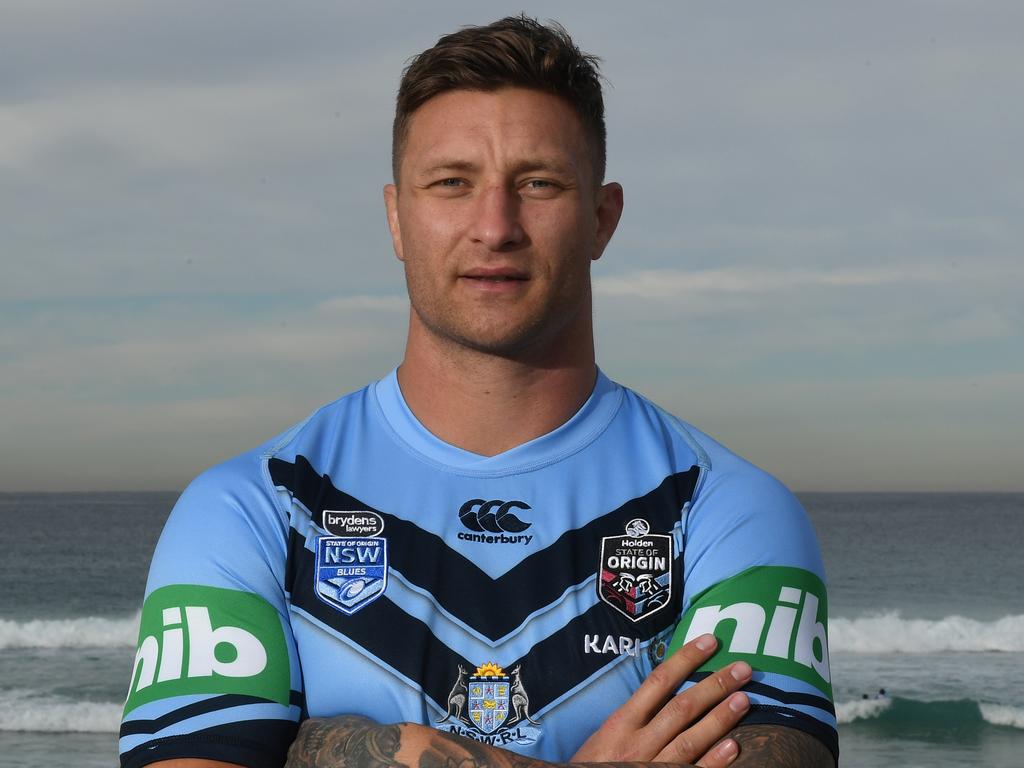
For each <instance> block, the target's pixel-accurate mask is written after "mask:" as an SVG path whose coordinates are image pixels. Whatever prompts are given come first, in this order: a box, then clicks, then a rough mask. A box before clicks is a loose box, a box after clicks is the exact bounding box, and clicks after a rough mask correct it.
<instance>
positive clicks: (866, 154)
mask: <svg viewBox="0 0 1024 768" xmlns="http://www.w3.org/2000/svg"><path fill="white" fill-rule="evenodd" d="M519 11H525V12H526V13H528V14H530V15H533V16H537V17H540V18H541V19H542V20H543V19H555V20H558V21H560V22H562V23H563V24H565V26H566V27H567V28H568V29H569V31H570V32H571V33H572V34H573V36H574V38H575V40H576V42H577V43H578V44H579V45H580V47H581V48H583V49H584V50H586V51H588V52H590V53H594V54H596V55H598V56H600V57H601V59H602V61H603V65H602V71H603V73H604V75H605V77H606V78H607V81H608V83H607V88H606V96H605V100H606V111H607V121H608V133H609V140H608V174H607V178H608V179H609V180H615V181H619V182H621V183H622V184H623V186H624V187H625V196H626V208H625V213H624V216H623V219H622V222H621V223H620V226H619V229H618V232H617V233H616V235H615V237H614V239H613V241H612V243H611V245H610V246H609V248H608V250H607V251H606V253H605V255H604V257H603V258H602V259H601V260H600V261H599V262H597V264H596V265H595V268H594V291H595V313H596V332H597V336H598V362H599V364H600V365H601V367H602V369H603V370H604V371H605V372H606V373H608V374H609V375H610V376H611V377H612V378H614V379H616V380H618V381H620V382H621V383H623V384H626V385H628V386H631V387H633V388H635V389H637V390H639V391H640V392H643V393H644V394H646V395H648V396H650V397H651V398H652V399H654V400H655V401H656V402H658V403H659V404H661V405H662V406H664V407H665V408H667V409H669V410H671V411H673V412H674V413H676V414H678V415H679V416H680V417H682V418H683V419H685V420H687V421H689V422H691V423H693V424H695V425H697V426H698V427H700V428H701V429H703V430H704V431H706V432H709V433H710V434H712V435H714V436H715V437H717V438H718V439H719V440H721V441H722V442H724V443H725V444H726V445H728V446H729V447H731V448H732V449H733V450H735V451H737V452H739V453H741V454H742V455H744V456H746V457H747V458H749V459H751V460H752V461H754V462H755V463H757V464H759V465H761V466H763V467H764V468H766V469H768V470H769V471H770V472H772V473H774V474H776V475H777V476H778V477H779V478H780V479H782V480H783V481H784V482H786V483H787V484H788V485H789V486H790V487H792V488H794V489H795V490H797V491H811V490H850V491H881V490H923V491H950V490H964V491H972V490H997V491H998V490H1006V491H1013V490H1016V491H1020V490H1024V448H1022V440H1024V300H1022V288H1021V286H1022V284H1024V215H1022V214H1024V153H1022V151H1021V137H1022V136H1024V99H1022V98H1021V82H1020V76H1021V73H1022V72H1024V46H1022V45H1021V37H1020V31H1021V29H1024V4H1021V3H1019V2H968V1H966V0H964V1H963V2H958V1H954V0H931V1H929V2H911V1H906V2H873V1H871V0H868V1H866V2H857V3H819V2H810V1H808V2H787V1H785V0H782V1H777V2H771V3H765V2H759V1H757V0H750V1H749V2H722V3H697V2H664V3H655V2H649V3H635V4H629V6H628V10H627V8H626V4H624V3H620V2H616V3H610V2H552V1H549V2H545V3H536V2H527V3H523V4H519V5H510V4H508V3H497V2H458V3H457V2H445V3H397V2H387V1H383V2H380V1H379V2H374V3H358V4H357V3H341V2H338V3H328V2H296V3H288V4H281V3H270V2H251V1H247V2H237V1H235V0H221V1H219V2H215V3H210V2H192V1H190V0H178V1H177V2H174V3H158V2H139V1H138V0H130V1H129V0H125V1H123V2H122V1H120V0H118V1H114V0H92V1H91V2H89V3H81V2H78V1H77V0H51V1H49V2H38V0H5V2H4V3H3V6H2V8H0V491H28V490H39V491H61V490H146V489H167V490H176V489H181V488H183V487H184V486H185V484H187V483H188V481H189V480H190V479H191V478H192V477H194V476H195V475H196V474H197V473H199V472H201V471H202V470H203V469H204V468H206V467H208V466H210V465H212V464H214V463H217V462H219V461H222V460H224V459H226V458H228V457H230V456H232V455H235V454H237V453H240V452H242V451H244V450H246V449H248V448H250V447H252V446H254V445H256V444H258V443H260V442H262V441H264V440H265V439H267V438H269V437H271V436H273V435H275V434H277V433H279V432H281V431H283V430H284V429H286V428H287V427H288V426H290V425H291V424H292V423H294V422H296V421H298V420H300V419H302V418H304V417H305V416H306V415H307V414H308V413H309V412H311V411H312V410H314V409H315V408H316V407H318V406H319V405H320V404H322V403H324V402H327V401H330V400H333V399H335V398H336V397H338V396H340V395H342V394H344V393H345V392H349V391H352V390H354V389H357V388H359V387H361V386H363V385H364V384H366V383H367V382H369V381H372V380H374V379H376V378H379V377H381V376H383V375H385V374H386V373H387V372H388V371H390V370H391V369H392V368H393V367H394V366H395V365H397V364H398V362H400V360H401V356H402V351H403V345H404V335H405V328H406V323H407V314H408V301H407V298H406V294H405V291H404V284H403V279H402V271H401V269H400V264H399V262H398V261H397V260H396V259H395V257H394V255H393V252H392V249H391V244H390V240H389V237H388V233H387V228H386V222H385V218H384V211H383V204H382V195H381V189H382V187H383V185H384V184H385V183H387V182H388V181H389V180H390V179H389V174H390V157H389V152H390V124H391V119H392V115H393V101H394V95H395V92H396V90H397V85H398V80H399V77H400V74H401V69H402V66H403V64H404V62H405V61H406V60H407V59H408V57H409V56H411V55H413V54H415V53H417V52H419V51H421V50H423V49H425V48H427V47H429V46H430V45H432V44H433V43H434V42H435V41H436V39H437V38H438V37H439V36H440V35H442V34H444V33H446V32H448V31H451V30H453V29H455V28H457V27H459V26H461V25H465V24H482V23H487V22H489V21H492V20H494V19H496V18H500V17H501V16H504V15H507V14H510V13H518V12H519Z"/></svg>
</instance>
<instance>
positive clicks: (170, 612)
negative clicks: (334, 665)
mask: <svg viewBox="0 0 1024 768" xmlns="http://www.w3.org/2000/svg"><path fill="white" fill-rule="evenodd" d="M289 691H290V673H289V666H288V649H287V646H286V643H285V637H284V630H283V629H282V626H281V618H280V616H279V615H278V613H277V611H276V610H275V609H274V608H273V606H271V605H270V604H269V603H268V602H267V601H266V600H264V599H263V598H262V597H260V596H258V595H255V594H252V593H250V592H241V591H238V590H233V589H223V588H220V587H207V586H195V585H172V586H166V587H161V588H160V589H157V590H155V591H154V592H152V593H151V594H150V595H149V597H148V598H147V599H146V602H145V604H144V605H143V608H142V622H141V626H140V630H139V645H138V650H137V652H136V655H135V664H134V667H133V669H132V679H131V685H130V687H129V691H128V699H127V701H126V702H125V710H124V711H125V714H128V713H129V712H131V711H132V710H134V709H136V708H138V707H140V706H142V705H143V704H147V703H149V702H152V701H157V700H160V699H168V698H172V697H176V696H188V695H196V694H200V695H202V694H242V695H247V696H253V697H256V698H259V699H265V700H267V701H271V702H276V703H278V704H283V705H286V706H287V705H288V702H289Z"/></svg>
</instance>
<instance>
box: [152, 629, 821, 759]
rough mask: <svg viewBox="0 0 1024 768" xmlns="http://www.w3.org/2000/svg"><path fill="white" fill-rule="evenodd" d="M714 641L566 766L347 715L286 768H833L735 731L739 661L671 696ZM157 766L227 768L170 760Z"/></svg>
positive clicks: (297, 748) (698, 643) (659, 678)
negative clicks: (686, 767)
mask: <svg viewBox="0 0 1024 768" xmlns="http://www.w3.org/2000/svg"><path fill="white" fill-rule="evenodd" d="M715 645H716V644H715V642H714V638H712V637H711V636H709V635H705V636H703V637H701V638H697V639H696V640H694V641H692V642H690V643H688V644H687V645H685V646H683V647H682V648H680V649H679V650H678V651H677V652H676V653H674V654H673V655H672V656H670V657H669V658H668V659H666V660H665V661H664V662H663V663H662V664H660V665H659V666H658V667H656V668H655V669H654V671H653V672H652V673H651V675H650V676H649V677H648V678H647V680H645V681H644V683H643V684H642V685H641V686H640V687H639V688H638V689H637V691H636V692H635V693H634V694H633V696H631V697H630V699H629V700H628V701H627V702H626V703H625V704H623V705H622V706H621V707H619V709H617V710H616V711H615V712H613V713H612V715H611V716H610V717H609V718H608V719H607V720H606V721H605V723H604V724H603V725H602V726H601V728H599V729H598V730H597V731H596V732H595V733H593V734H592V735H591V736H590V737H589V738H588V739H587V740H586V742H585V743H584V744H583V746H582V747H580V749H579V751H577V752H576V754H575V755H573V756H572V758H571V759H570V760H569V762H568V763H564V764H557V763H550V762H546V761H544V760H538V759H535V758H530V757H524V756H522V755H519V754H516V753H514V752H509V751H507V750H504V749H501V748H499V747H492V746H487V745H485V744H481V743H479V742H477V741H473V740H472V739H467V738H464V737H462V736H458V735H456V734H452V733H445V732H443V731H439V730H436V729H434V728H431V727H429V726H423V725H417V724H413V723H397V724H378V723H375V722H373V721H371V720H368V719H367V718H364V717H357V716H353V715H341V716H338V717H334V718H312V719H310V720H307V721H305V722H304V723H303V724H302V726H301V727H300V728H299V733H298V736H297V737H296V738H295V741H294V743H293V744H292V747H291V749H290V751H289V752H288V763H287V765H286V766H285V768H554V767H555V766H579V767H580V768H584V766H585V767H586V768H654V766H657V767H658V768H666V764H668V765H671V766H674V767H675V768H684V766H693V765H696V766H699V767H702V768H727V766H728V767H729V768H752V767H753V766H771V767H772V768H833V766H834V765H835V762H834V760H833V758H832V755H831V753H830V752H829V751H828V749H826V748H825V746H824V745H822V744H821V742H819V741H818V740H817V739H815V738H814V737H812V736H810V735H808V734H806V733H803V732H801V731H798V730H795V729H792V728H786V727H782V726H773V725H744V726H739V727H737V725H736V724H737V723H738V722H739V721H740V719H741V718H742V717H743V715H744V714H746V712H747V710H748V709H749V706H750V705H749V701H748V700H747V697H746V695H745V694H744V693H742V692H740V691H739V689H740V688H741V687H742V686H743V685H745V684H746V683H747V682H748V681H749V680H750V675H751V670H750V667H749V666H748V665H747V664H745V663H743V662H737V663H735V664H731V665H729V666H727V667H725V668H724V669H722V670H720V671H718V672H716V673H715V674H713V675H709V676H708V677H707V678H705V679H704V680H702V681H701V682H700V683H698V684H697V685H694V686H692V687H690V688H688V689H687V690H686V691H684V692H683V693H679V694H675V693H674V692H675V691H676V690H678V687H679V685H680V683H681V682H682V681H683V680H685V679H686V678H687V677H688V676H689V675H690V673H691V672H692V671H693V670H695V669H696V668H698V667H699V666H700V665H701V664H702V663H703V662H704V661H705V660H706V659H707V658H709V657H710V656H711V654H712V653H713V652H714V649H715ZM151 768H230V766H228V764H226V763H217V762H213V761H208V760H168V761H164V762H160V763H154V764H153V765H152V766H151Z"/></svg>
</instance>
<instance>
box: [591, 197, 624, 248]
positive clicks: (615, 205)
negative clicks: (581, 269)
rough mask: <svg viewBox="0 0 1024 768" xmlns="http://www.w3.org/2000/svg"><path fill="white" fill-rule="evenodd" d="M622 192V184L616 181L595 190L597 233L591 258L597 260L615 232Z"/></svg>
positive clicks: (619, 213)
mask: <svg viewBox="0 0 1024 768" xmlns="http://www.w3.org/2000/svg"><path fill="white" fill-rule="evenodd" d="M622 206H623V193H622V185H621V184H619V183H618V182H614V181H613V182H610V183H608V184H603V185H602V186H601V188H600V189H598V190H597V233H596V235H597V236H596V238H595V245H596V248H595V249H594V255H593V256H591V258H592V259H593V260H594V261H597V260H598V259H600V258H601V254H602V253H604V249H605V246H607V245H608V241H609V240H611V239H612V235H613V234H615V228H616V227H617V226H619V219H620V218H621V217H622Z"/></svg>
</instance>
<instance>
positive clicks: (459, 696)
mask: <svg viewBox="0 0 1024 768" xmlns="http://www.w3.org/2000/svg"><path fill="white" fill-rule="evenodd" d="M465 707H466V668H465V667H463V666H462V665H461V664H459V677H458V679H457V680H456V681H455V685H453V686H452V690H451V692H450V693H449V694H448V713H447V714H446V715H445V716H444V717H442V718H441V719H440V720H436V721H435V722H438V723H443V722H444V721H445V720H448V719H449V718H452V717H454V718H455V719H456V720H461V719H462V710H463V709H465Z"/></svg>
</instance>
